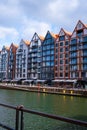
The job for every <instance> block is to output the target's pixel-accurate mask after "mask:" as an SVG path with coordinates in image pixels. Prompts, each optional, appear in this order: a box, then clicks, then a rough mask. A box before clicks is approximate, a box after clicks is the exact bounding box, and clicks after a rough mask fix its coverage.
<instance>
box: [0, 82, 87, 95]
mask: <svg viewBox="0 0 87 130" xmlns="http://www.w3.org/2000/svg"><path fill="white" fill-rule="evenodd" d="M0 89H10V90H21V91H30V92H41V93H49V94H61V95H69V96H82V97H87V89H78V88H64V87H63V88H61V87H45V86H43V87H41V86H28V85H12V84H0Z"/></svg>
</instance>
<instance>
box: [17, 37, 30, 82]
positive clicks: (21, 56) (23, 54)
mask: <svg viewBox="0 0 87 130" xmlns="http://www.w3.org/2000/svg"><path fill="white" fill-rule="evenodd" d="M28 45H29V41H24V40H23V39H22V40H21V41H20V43H19V46H18V48H17V51H16V74H15V79H18V80H20V79H27V56H28Z"/></svg>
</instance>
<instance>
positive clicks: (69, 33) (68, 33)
mask: <svg viewBox="0 0 87 130" xmlns="http://www.w3.org/2000/svg"><path fill="white" fill-rule="evenodd" d="M63 30H64V32H65V33H66V34H67V35H69V36H71V35H72V33H71V32H68V31H66V30H65V29H63Z"/></svg>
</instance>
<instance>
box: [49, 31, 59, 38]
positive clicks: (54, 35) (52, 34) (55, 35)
mask: <svg viewBox="0 0 87 130" xmlns="http://www.w3.org/2000/svg"><path fill="white" fill-rule="evenodd" d="M50 34H51V36H52V37H53V38H55V39H56V38H57V37H58V34H54V33H52V32H51V33H50Z"/></svg>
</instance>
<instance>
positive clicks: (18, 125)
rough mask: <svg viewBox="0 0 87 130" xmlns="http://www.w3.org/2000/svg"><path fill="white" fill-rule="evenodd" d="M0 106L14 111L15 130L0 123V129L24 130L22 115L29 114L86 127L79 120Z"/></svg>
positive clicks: (18, 107)
mask: <svg viewBox="0 0 87 130" xmlns="http://www.w3.org/2000/svg"><path fill="white" fill-rule="evenodd" d="M0 106H2V107H7V108H10V109H14V110H15V111H16V115H15V129H14V128H10V127H9V126H6V125H4V124H2V123H0V127H2V128H4V129H6V130H23V129H24V122H23V119H24V117H23V113H31V114H35V115H39V116H42V117H46V118H51V119H55V120H59V121H63V122H67V123H72V124H75V125H79V126H84V127H87V122H85V121H80V120H75V119H71V118H66V117H62V116H57V115H53V114H47V113H43V112H38V111H34V110H29V109H25V108H24V107H23V105H19V106H17V107H15V106H12V105H6V104H2V103H0Z"/></svg>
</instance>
